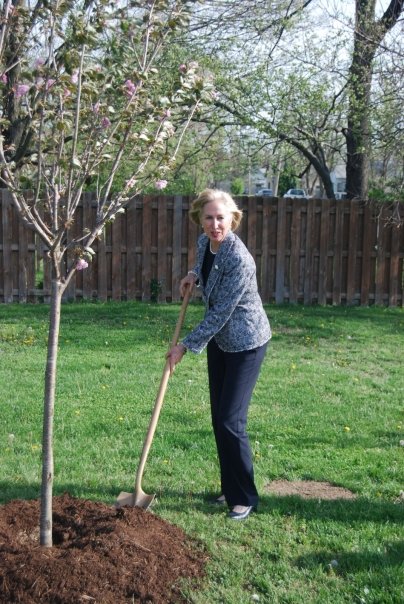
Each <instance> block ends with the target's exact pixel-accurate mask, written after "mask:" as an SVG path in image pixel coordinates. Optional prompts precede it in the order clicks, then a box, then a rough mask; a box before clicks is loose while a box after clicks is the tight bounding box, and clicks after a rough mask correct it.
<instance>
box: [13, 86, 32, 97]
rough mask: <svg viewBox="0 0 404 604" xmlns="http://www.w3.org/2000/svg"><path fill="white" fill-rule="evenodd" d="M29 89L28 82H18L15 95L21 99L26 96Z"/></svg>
mask: <svg viewBox="0 0 404 604" xmlns="http://www.w3.org/2000/svg"><path fill="white" fill-rule="evenodd" d="M28 90H29V86H28V84H17V87H16V89H15V97H16V98H17V99H20V98H21V97H22V96H25V95H26V94H27V92H28Z"/></svg>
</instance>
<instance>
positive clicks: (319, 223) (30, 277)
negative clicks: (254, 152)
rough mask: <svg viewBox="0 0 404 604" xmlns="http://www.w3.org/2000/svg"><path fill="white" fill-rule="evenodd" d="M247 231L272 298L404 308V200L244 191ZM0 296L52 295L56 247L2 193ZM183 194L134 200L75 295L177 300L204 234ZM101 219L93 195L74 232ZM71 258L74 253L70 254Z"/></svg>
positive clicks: (265, 292)
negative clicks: (51, 258) (51, 254)
mask: <svg viewBox="0 0 404 604" xmlns="http://www.w3.org/2000/svg"><path fill="white" fill-rule="evenodd" d="M237 201H238V204H239V206H240V207H241V208H242V210H243V213H244V217H243V221H242V224H241V227H240V229H239V231H238V234H239V235H240V237H241V238H242V239H243V241H244V242H245V243H246V245H247V247H248V249H249V250H250V252H251V254H252V255H253V257H254V258H255V261H256V264H257V276H258V284H259V289H260V292H261V296H262V299H263V301H264V302H265V303H270V302H276V303H283V302H291V303H304V304H361V305H369V304H382V305H390V306H402V305H403V258H404V226H402V224H403V222H404V206H403V205H402V204H401V205H395V206H394V207H393V206H390V205H384V206H380V205H377V204H372V203H363V202H356V201H347V200H346V201H334V200H317V199H309V200H305V199H276V198H260V197H240V198H238V200H237ZM0 203H1V207H0V210H1V211H0V301H2V302H6V303H8V302H18V301H20V302H26V301H32V302H36V301H45V302H47V301H49V295H50V267H49V263H48V262H47V255H46V252H47V250H46V249H44V246H43V244H42V243H41V242H40V241H39V239H38V237H37V236H36V235H35V234H34V232H33V231H30V230H28V229H26V228H25V227H24V226H23V224H22V223H21V222H20V221H19V219H18V216H17V213H16V211H15V209H14V207H13V205H12V201H11V199H10V195H9V193H8V191H4V190H2V191H0ZM189 203H190V200H189V198H187V197H181V196H144V197H142V198H137V199H132V200H131V202H130V203H129V205H128V206H127V209H126V212H125V213H124V214H119V215H118V216H117V218H116V220H115V222H113V223H112V224H111V225H108V226H107V228H106V231H105V233H103V235H102V236H101V237H100V239H99V240H98V241H96V242H95V243H94V245H93V248H94V249H95V251H96V255H95V257H94V259H93V261H92V263H91V264H90V266H89V268H88V269H86V270H84V271H82V272H78V273H77V275H76V277H75V279H74V280H73V281H72V283H71V285H70V286H69V288H68V290H67V292H66V296H65V298H67V299H70V300H79V299H98V300H101V301H103V300H108V299H113V300H131V299H138V300H150V299H154V298H157V299H158V300H160V301H171V300H173V301H176V300H178V299H179V282H180V280H181V278H182V277H183V276H184V275H185V274H186V272H187V270H188V269H189V268H191V267H192V266H193V263H194V260H195V244H196V240H197V237H198V234H199V232H200V229H198V227H196V226H195V225H194V224H193V223H191V221H190V220H189V218H188V209H189ZM94 218H95V205H94V203H93V196H92V195H91V194H85V195H84V196H83V200H82V204H81V205H80V207H79V209H78V212H77V218H76V222H75V225H74V227H73V228H74V229H75V230H76V231H77V232H81V231H82V229H83V227H86V226H89V225H91V224H92V222H93V220H94ZM67 260H68V261H69V260H70V258H69V257H68V258H67Z"/></svg>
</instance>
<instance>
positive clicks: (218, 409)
mask: <svg viewBox="0 0 404 604" xmlns="http://www.w3.org/2000/svg"><path fill="white" fill-rule="evenodd" d="M190 217H191V219H192V220H193V221H194V222H195V223H196V224H198V225H201V226H202V228H203V234H202V235H201V236H200V237H199V239H198V249H197V262H196V266H195V267H194V268H193V269H192V270H191V271H189V273H188V275H187V276H186V277H184V279H182V281H181V283H180V292H181V295H184V293H185V288H186V287H193V286H194V285H195V284H197V285H198V286H200V287H202V293H203V299H204V302H205V305H206V312H205V317H204V319H203V321H201V323H199V325H197V326H196V327H195V329H194V330H193V331H191V333H189V334H188V335H187V336H186V337H185V338H184V339H183V340H182V342H180V343H179V344H177V345H176V346H173V347H172V348H171V350H170V351H169V352H168V353H167V358H168V359H169V362H170V369H171V371H173V370H174V368H175V365H176V364H177V363H179V362H180V361H181V359H182V357H183V355H184V354H185V352H186V351H187V350H190V351H191V352H195V353H200V352H201V351H202V350H203V349H204V348H205V347H206V346H207V359H208V375H209V391H210V403H211V414H212V424H213V431H214V435H215V439H216V446H217V451H218V457H219V463H220V476H221V487H222V494H221V495H220V497H218V499H217V500H216V502H217V503H227V505H228V506H229V508H230V511H229V518H231V519H233V520H244V519H245V518H248V516H249V515H250V513H251V512H252V511H253V510H254V509H256V508H257V505H258V493H257V489H256V486H255V483H254V470H253V462H252V454H251V448H250V443H249V440H248V436H247V433H246V425H247V412H248V407H249V404H250V400H251V395H252V392H253V389H254V386H255V384H256V381H257V378H258V374H259V370H260V367H261V364H262V361H263V359H264V356H265V351H266V347H267V344H268V341H269V339H270V337H271V330H270V326H269V322H268V318H267V316H266V314H265V311H264V308H263V306H262V302H261V298H260V296H259V294H258V289H257V278H256V268H255V263H254V260H253V258H252V256H251V255H250V253H249V252H248V250H247V248H246V247H245V245H244V244H243V243H242V241H241V240H240V239H239V237H237V235H235V234H234V232H233V231H234V230H235V229H237V227H238V226H239V224H240V222H241V217H242V212H241V211H240V210H239V208H238V207H237V205H236V204H235V202H234V200H233V199H232V197H231V196H230V195H229V194H228V193H226V192H224V191H219V190H217V189H206V190H204V191H202V193H200V195H199V196H198V198H197V199H196V200H195V201H194V202H193V204H192V207H191V210H190Z"/></svg>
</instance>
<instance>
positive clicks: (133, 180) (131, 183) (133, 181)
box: [126, 176, 137, 189]
mask: <svg viewBox="0 0 404 604" xmlns="http://www.w3.org/2000/svg"><path fill="white" fill-rule="evenodd" d="M136 183H137V180H136V178H135V177H134V176H132V178H130V179H129V180H127V181H126V187H127V188H128V189H133V187H134V186H135V184H136Z"/></svg>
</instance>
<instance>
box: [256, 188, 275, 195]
mask: <svg viewBox="0 0 404 604" xmlns="http://www.w3.org/2000/svg"><path fill="white" fill-rule="evenodd" d="M256 195H258V196H263V197H273V196H274V194H273V191H272V189H261V190H260V191H257V193H256Z"/></svg>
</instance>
